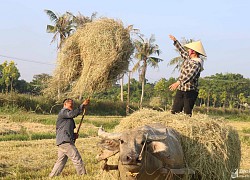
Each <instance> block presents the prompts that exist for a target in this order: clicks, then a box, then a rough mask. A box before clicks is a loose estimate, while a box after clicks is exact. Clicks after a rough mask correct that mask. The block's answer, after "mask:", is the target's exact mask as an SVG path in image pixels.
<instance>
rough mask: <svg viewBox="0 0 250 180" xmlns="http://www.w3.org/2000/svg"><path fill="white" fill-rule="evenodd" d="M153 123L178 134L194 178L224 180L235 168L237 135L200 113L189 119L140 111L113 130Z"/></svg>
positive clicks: (122, 121)
mask: <svg viewBox="0 0 250 180" xmlns="http://www.w3.org/2000/svg"><path fill="white" fill-rule="evenodd" d="M155 122H160V123H162V124H164V125H166V126H167V127H172V128H174V129H176V130H177V131H178V132H179V133H180V135H181V143H182V147H183V151H184V156H185V162H186V166H187V167H189V168H191V169H193V170H195V173H196V175H195V176H196V177H195V179H218V180H228V179H230V177H231V172H232V171H234V169H236V168H239V164H240V158H241V152H240V140H239V137H238V133H237V132H236V131H235V130H233V129H232V128H231V127H230V126H228V125H226V123H225V121H224V120H223V119H216V120H215V119H211V118H210V117H208V116H207V115H201V114H197V115H194V116H193V117H191V118H190V117H188V116H186V115H184V114H179V115H173V114H170V112H157V111H154V110H141V111H137V112H135V113H133V114H132V115H131V116H128V117H126V118H124V119H122V120H121V122H120V124H119V125H118V126H117V127H116V128H115V131H116V132H121V131H124V129H133V128H136V127H139V126H143V125H145V124H151V123H155Z"/></svg>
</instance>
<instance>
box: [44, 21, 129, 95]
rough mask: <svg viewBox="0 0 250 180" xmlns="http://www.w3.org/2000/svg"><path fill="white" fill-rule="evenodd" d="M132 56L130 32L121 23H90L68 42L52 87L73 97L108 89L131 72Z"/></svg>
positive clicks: (58, 61)
mask: <svg viewBox="0 0 250 180" xmlns="http://www.w3.org/2000/svg"><path fill="white" fill-rule="evenodd" d="M132 53H133V45H132V42H131V39H130V32H129V29H128V28H124V26H123V24H122V22H121V21H116V20H114V19H108V18H102V19H98V20H96V21H93V22H90V23H87V24H86V25H85V26H84V27H83V28H80V29H77V31H76V32H75V33H74V34H73V35H72V36H70V37H69V38H68V39H67V40H66V41H65V42H64V44H63V47H62V49H61V50H60V52H59V53H58V59H57V66H56V69H55V72H54V76H53V79H52V81H51V84H50V86H49V88H50V89H54V91H55V92H57V89H60V90H61V91H62V92H66V93H70V94H71V96H79V95H82V94H83V93H85V94H88V95H89V94H92V93H93V92H98V91H102V90H105V89H106V88H108V87H110V86H111V85H112V84H113V83H114V82H115V81H116V80H117V79H119V78H120V77H121V75H122V74H123V73H124V72H125V71H126V70H127V69H128V65H129V60H130V56H131V54H132ZM52 91H53V90H52Z"/></svg>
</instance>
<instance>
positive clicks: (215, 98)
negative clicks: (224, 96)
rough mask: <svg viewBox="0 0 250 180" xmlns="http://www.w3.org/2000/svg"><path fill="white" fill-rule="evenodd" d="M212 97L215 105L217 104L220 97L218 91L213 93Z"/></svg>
mask: <svg viewBox="0 0 250 180" xmlns="http://www.w3.org/2000/svg"><path fill="white" fill-rule="evenodd" d="M212 99H213V106H214V107H215V106H216V102H217V99H218V96H217V94H216V93H214V94H212Z"/></svg>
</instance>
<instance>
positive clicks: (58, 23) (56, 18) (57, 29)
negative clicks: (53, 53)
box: [44, 10, 75, 49]
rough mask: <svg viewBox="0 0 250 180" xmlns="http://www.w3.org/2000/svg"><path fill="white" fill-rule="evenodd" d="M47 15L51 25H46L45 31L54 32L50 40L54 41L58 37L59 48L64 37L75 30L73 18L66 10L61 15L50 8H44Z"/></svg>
mask: <svg viewBox="0 0 250 180" xmlns="http://www.w3.org/2000/svg"><path fill="white" fill-rule="evenodd" d="M44 11H45V13H46V14H47V15H48V16H49V18H50V20H51V22H53V25H47V32H48V33H52V34H54V36H53V38H52V41H51V43H52V42H55V41H56V40H57V39H58V37H59V43H58V45H57V47H58V49H60V48H61V46H62V44H63V42H64V41H65V39H66V38H67V37H68V36H70V35H71V34H72V32H73V31H74V30H75V25H74V20H73V17H72V15H71V14H70V13H68V12H66V13H65V14H63V15H58V14H56V13H54V12H53V11H51V10H44Z"/></svg>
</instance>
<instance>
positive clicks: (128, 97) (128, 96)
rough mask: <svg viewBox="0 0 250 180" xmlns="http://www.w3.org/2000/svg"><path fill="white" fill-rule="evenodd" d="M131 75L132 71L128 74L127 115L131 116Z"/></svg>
mask: <svg viewBox="0 0 250 180" xmlns="http://www.w3.org/2000/svg"><path fill="white" fill-rule="evenodd" d="M130 74H131V71H129V72H128V95H127V106H126V115H129V103H130V102H129V99H130Z"/></svg>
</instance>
